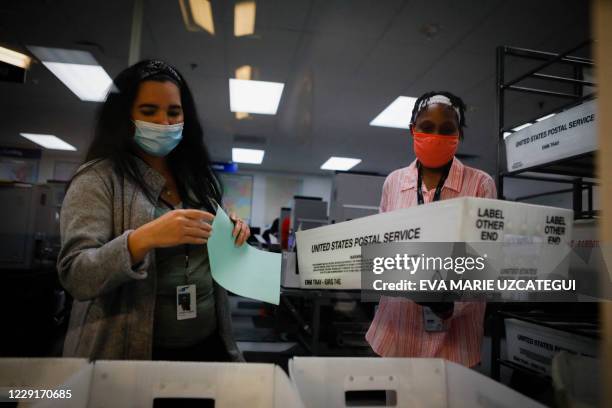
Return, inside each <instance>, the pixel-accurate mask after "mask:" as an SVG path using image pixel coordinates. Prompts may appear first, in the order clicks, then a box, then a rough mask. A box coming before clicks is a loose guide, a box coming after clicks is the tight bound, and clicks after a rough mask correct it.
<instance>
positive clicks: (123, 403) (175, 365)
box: [89, 361, 303, 408]
mask: <svg viewBox="0 0 612 408" xmlns="http://www.w3.org/2000/svg"><path fill="white" fill-rule="evenodd" d="M95 366H96V369H95V372H94V379H93V382H92V388H91V398H90V403H89V407H90V408H94V407H95V408H102V407H111V408H122V407H142V408H146V407H153V403H154V400H155V399H166V400H175V399H177V398H193V399H202V400H214V407H215V408H234V407H249V408H274V407H276V408H291V407H298V408H300V407H303V405H302V403H301V401H300V398H299V395H298V393H297V391H296V390H295V388H294V387H293V385H292V384H291V382H290V381H289V378H288V377H287V375H286V374H285V373H284V372H283V370H282V369H281V368H279V367H278V366H275V365H272V364H246V363H244V364H241V363H191V362H166V361H97V362H96V364H95ZM166 402H169V403H170V405H166V406H171V405H172V402H171V401H166ZM211 406H212V404H211Z"/></svg>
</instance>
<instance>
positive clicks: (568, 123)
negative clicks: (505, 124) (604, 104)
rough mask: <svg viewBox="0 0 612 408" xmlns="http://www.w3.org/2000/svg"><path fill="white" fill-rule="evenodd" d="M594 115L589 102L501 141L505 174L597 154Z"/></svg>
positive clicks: (592, 104)
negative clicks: (595, 152) (584, 154)
mask: <svg viewBox="0 0 612 408" xmlns="http://www.w3.org/2000/svg"><path fill="white" fill-rule="evenodd" d="M595 111H596V101H595V100H591V101H588V102H584V103H583V104H581V105H578V106H575V107H573V108H571V109H568V110H566V111H564V112H561V113H559V114H557V115H555V116H553V117H551V118H549V119H545V120H543V121H541V122H537V123H535V124H533V125H531V126H529V127H527V128H525V129H522V130H520V131H518V132H515V133H512V134H511V135H510V136H508V137H507V138H506V139H505V144H506V165H507V168H508V171H517V170H523V169H527V168H530V167H533V166H537V165H539V164H544V163H550V162H554V161H557V160H561V159H564V158H566V157H572V156H576V155H580V154H583V153H588V152H593V151H595V150H597V132H596V129H597V127H596V113H595Z"/></svg>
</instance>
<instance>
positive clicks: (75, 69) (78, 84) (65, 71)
mask: <svg viewBox="0 0 612 408" xmlns="http://www.w3.org/2000/svg"><path fill="white" fill-rule="evenodd" d="M43 64H44V66H45V67H47V68H48V69H49V71H51V72H52V73H53V74H54V75H55V76H56V77H58V78H59V80H60V81H62V82H63V83H64V85H66V86H67V87H68V88H69V89H70V90H71V91H72V92H74V94H75V95H76V96H78V97H79V99H80V100H82V101H91V102H104V100H105V99H106V94H107V93H108V91H109V89H110V87H111V85H112V84H113V81H112V79H111V78H110V77H109V76H108V74H107V73H106V71H104V68H102V67H101V66H99V65H97V66H96V65H81V64H64V63H61V62H44V61H43Z"/></svg>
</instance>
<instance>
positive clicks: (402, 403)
mask: <svg viewBox="0 0 612 408" xmlns="http://www.w3.org/2000/svg"><path fill="white" fill-rule="evenodd" d="M289 373H290V376H291V381H293V383H294V384H295V385H296V387H297V389H298V391H299V393H300V395H301V397H302V401H304V405H305V406H306V408H320V407H326V408H344V407H349V406H361V407H367V406H378V407H380V406H397V407H427V408H468V407H469V408H474V407H486V408H489V407H500V408H501V407H508V408H510V407H512V408H514V407H521V408H532V407H534V408H535V407H542V405H540V404H539V403H537V402H536V401H533V400H531V399H529V398H527V397H525V396H523V395H521V394H519V393H517V392H516V391H513V390H511V389H510V388H508V387H506V386H505V385H502V384H500V383H498V382H495V381H493V380H491V379H490V378H488V377H485V376H483V375H482V374H479V373H477V372H476V371H473V370H470V369H469V368H466V367H463V366H460V365H458V364H454V363H451V362H448V361H445V360H442V359H428V358H372V357H366V358H350V357H347V358H345V357H331V358H325V357H294V358H293V359H292V360H290V361H289ZM363 391H367V392H369V393H370V394H369V395H368V394H366V393H362V392H363ZM373 392H374V393H376V392H378V394H377V395H378V396H379V397H381V396H382V397H383V398H384V397H386V399H387V400H386V405H384V404H385V402H384V400H383V401H376V402H373V401H369V404H370V405H365V404H368V400H369V399H370V398H374V396H375V395H376V394H372V393H373ZM356 393H357V394H356ZM358 393H362V394H361V395H364V401H361V402H359V401H357V400H355V398H356V397H357V396H358V395H359V394H358ZM349 399H351V401H348V403H347V400H349Z"/></svg>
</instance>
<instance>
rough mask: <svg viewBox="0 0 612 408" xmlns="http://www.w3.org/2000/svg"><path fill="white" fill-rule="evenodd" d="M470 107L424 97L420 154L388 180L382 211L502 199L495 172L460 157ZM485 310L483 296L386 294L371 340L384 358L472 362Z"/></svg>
mask: <svg viewBox="0 0 612 408" xmlns="http://www.w3.org/2000/svg"><path fill="white" fill-rule="evenodd" d="M465 111H466V109H465V104H464V103H463V101H462V100H461V98H459V97H458V96H455V95H453V94H452V93H450V92H428V93H425V94H423V95H421V97H419V98H418V99H417V101H416V102H415V105H414V109H413V111H412V118H411V121H410V123H411V124H410V133H411V135H412V141H413V146H414V152H415V154H416V159H415V160H414V161H413V162H412V164H410V166H408V167H405V168H403V169H398V170H395V171H394V172H392V173H391V174H389V176H388V177H387V179H386V180H385V183H384V186H383V192H382V197H381V201H380V211H381V212H386V211H394V210H398V209H400V208H408V207H412V206H415V205H424V204H427V203H430V202H433V201H438V200H447V199H451V198H456V197H483V198H496V196H497V190H496V188H495V183H494V182H493V179H492V178H491V176H489V175H488V174H486V173H485V172H484V171H482V170H478V169H475V168H472V167H469V166H466V165H464V164H463V163H461V162H460V161H459V159H457V158H456V157H455V153H456V151H457V147H458V146H459V141H460V140H461V139H463V129H464V128H465V126H466V124H465ZM485 308H486V304H485V303H484V302H481V301H475V302H455V303H452V302H448V303H446V302H439V303H433V302H431V303H420V304H417V303H415V302H413V301H411V300H408V299H405V298H393V297H386V296H383V297H382V298H381V300H380V303H379V307H378V310H377V312H376V315H375V316H374V320H373V321H372V324H371V326H370V328H369V330H368V332H367V334H366V340H367V341H368V342H369V343H370V346H371V347H372V349H373V350H374V351H375V352H376V353H377V354H379V355H381V356H383V357H437V358H444V359H447V360H450V361H453V362H456V363H460V364H463V365H465V366H468V367H472V366H474V365H476V364H478V363H479V362H480V347H481V343H482V337H483V334H484V329H483V323H484V313H485Z"/></svg>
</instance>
